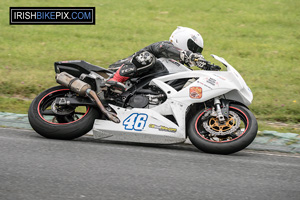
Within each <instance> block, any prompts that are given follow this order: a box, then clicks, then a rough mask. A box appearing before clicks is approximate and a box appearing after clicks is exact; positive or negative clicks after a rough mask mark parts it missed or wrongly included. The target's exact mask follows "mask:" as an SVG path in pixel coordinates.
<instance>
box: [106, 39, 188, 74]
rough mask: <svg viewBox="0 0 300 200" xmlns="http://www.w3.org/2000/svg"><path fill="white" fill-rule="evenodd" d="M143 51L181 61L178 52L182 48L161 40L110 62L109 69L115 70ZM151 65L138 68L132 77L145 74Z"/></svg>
mask: <svg viewBox="0 0 300 200" xmlns="http://www.w3.org/2000/svg"><path fill="white" fill-rule="evenodd" d="M144 51H148V52H149V53H152V54H153V55H154V56H155V57H156V58H161V57H164V58H171V59H174V60H179V61H181V58H180V52H181V51H182V50H181V49H178V48H176V47H175V46H174V45H173V44H172V43H171V42H169V41H161V42H156V43H153V44H151V45H149V46H146V47H145V48H143V49H141V50H139V51H137V52H136V53H134V54H133V55H131V56H129V57H127V58H125V59H122V60H119V61H117V62H115V63H113V64H111V65H110V66H109V69H110V70H112V71H117V70H118V69H119V68H120V67H121V66H123V65H124V64H126V63H129V62H130V61H131V60H132V58H133V57H134V56H135V55H137V54H139V53H141V52H144ZM190 53H192V52H190ZM159 64H160V62H159V61H157V64H156V65H159ZM152 67H154V66H149V67H148V68H144V67H143V70H140V72H139V73H138V74H134V75H133V76H132V77H134V76H140V75H142V74H145V73H146V72H148V71H149V70H150V69H151V68H152ZM137 71H139V69H138V68H137Z"/></svg>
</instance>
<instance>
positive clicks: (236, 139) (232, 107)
mask: <svg viewBox="0 0 300 200" xmlns="http://www.w3.org/2000/svg"><path fill="white" fill-rule="evenodd" d="M229 108H232V109H235V110H238V111H239V112H241V113H242V114H243V115H244V116H245V117H246V119H247V126H246V128H245V130H244V132H243V133H242V134H241V135H240V136H238V137H237V138H234V139H233V140H230V141H212V140H208V139H207V138H205V137H203V136H202V135H201V134H200V133H199V131H198V128H197V124H198V121H199V118H200V117H201V116H202V115H203V114H204V112H202V113H201V114H200V115H199V116H198V118H197V120H196V123H195V129H196V131H197V133H198V135H199V136H200V137H202V138H203V139H205V140H207V141H209V142H215V143H226V142H231V141H234V140H237V139H239V138H240V137H241V136H242V135H244V133H245V132H246V131H247V129H248V125H249V120H248V117H247V115H246V114H245V113H244V112H243V111H241V110H240V109H238V108H235V107H232V106H229Z"/></svg>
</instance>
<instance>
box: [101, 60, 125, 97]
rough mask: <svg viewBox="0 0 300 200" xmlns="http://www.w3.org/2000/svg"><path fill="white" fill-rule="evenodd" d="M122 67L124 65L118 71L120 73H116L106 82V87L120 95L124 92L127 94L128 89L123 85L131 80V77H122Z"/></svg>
mask: <svg viewBox="0 0 300 200" xmlns="http://www.w3.org/2000/svg"><path fill="white" fill-rule="evenodd" d="M122 67H123V65H122V66H121V67H120V68H119V69H118V71H116V73H115V74H114V76H113V77H112V78H111V79H109V80H107V81H106V85H107V86H108V87H110V89H111V91H112V92H114V93H118V94H122V93H123V92H125V90H126V87H125V85H124V84H123V83H124V82H125V81H127V80H128V79H129V78H130V77H126V76H122V75H121V74H120V71H121V70H122Z"/></svg>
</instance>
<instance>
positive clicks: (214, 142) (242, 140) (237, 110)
mask: <svg viewBox="0 0 300 200" xmlns="http://www.w3.org/2000/svg"><path fill="white" fill-rule="evenodd" d="M207 111H208V110H202V111H200V112H199V113H197V114H196V115H195V116H194V117H192V119H191V122H190V124H189V125H188V136H189V138H190V140H191V142H192V143H193V145H195V146H196V147H197V148H198V149H199V150H201V151H204V152H207V153H214V154H231V153H235V152H237V151H240V150H242V149H244V148H246V147H247V146H248V145H249V144H251V143H252V141H253V140H254V138H255V137H256V134H257V130H258V125H257V121H256V118H255V116H254V115H253V114H252V113H251V112H250V111H249V110H248V109H247V108H246V107H244V106H241V105H235V104H233V105H230V108H229V111H230V112H231V113H232V114H233V116H234V117H231V121H230V122H229V123H228V126H227V127H226V131H228V133H230V128H231V129H233V128H235V127H234V126H235V125H236V124H238V123H237V122H236V121H234V120H233V119H235V120H240V122H241V124H243V127H241V128H238V129H237V131H235V132H234V133H231V134H228V135H226V134H224V135H222V136H216V135H215V136H213V134H211V133H209V132H207V129H209V128H211V130H210V132H213V131H216V132H215V133H218V131H222V130H223V129H222V127H221V128H220V129H218V127H216V125H215V124H217V123H216V122H213V123H211V124H209V125H207V127H208V128H206V129H205V128H204V121H205V120H204V121H202V116H204V114H205V112H207ZM208 120H210V119H208ZM215 121H216V120H215Z"/></svg>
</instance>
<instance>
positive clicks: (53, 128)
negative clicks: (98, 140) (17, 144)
mask: <svg viewBox="0 0 300 200" xmlns="http://www.w3.org/2000/svg"><path fill="white" fill-rule="evenodd" d="M72 96H76V94H74V93H73V92H71V91H70V90H69V89H68V88H65V87H62V86H56V87H52V88H49V89H48V90H45V91H44V92H42V93H40V94H39V95H38V96H37V97H36V98H35V99H34V100H33V101H32V103H31V105H30V107H29V111H28V119H29V122H30V125H31V127H32V128H33V129H34V130H35V131H36V132H37V133H38V134H40V135H42V136H44V137H46V138H51V139H62V140H71V139H74V138H77V137H80V136H82V135H84V134H86V133H87V132H88V131H90V130H91V129H92V127H93V124H94V120H95V119H96V118H99V117H100V114H99V111H98V109H96V108H93V107H90V106H72V105H65V106H58V105H55V100H56V98H61V97H72Z"/></svg>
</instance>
